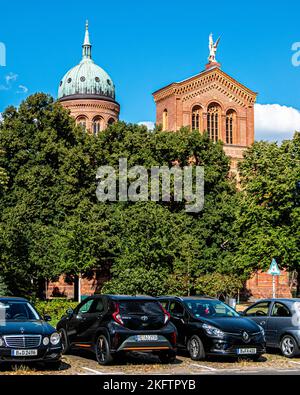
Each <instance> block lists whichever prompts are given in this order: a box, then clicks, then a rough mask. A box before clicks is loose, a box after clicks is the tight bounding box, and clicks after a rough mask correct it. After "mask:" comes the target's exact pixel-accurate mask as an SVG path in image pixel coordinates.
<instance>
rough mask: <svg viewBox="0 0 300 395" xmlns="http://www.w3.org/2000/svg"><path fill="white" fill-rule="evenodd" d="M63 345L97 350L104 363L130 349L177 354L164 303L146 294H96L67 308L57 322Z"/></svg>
mask: <svg viewBox="0 0 300 395" xmlns="http://www.w3.org/2000/svg"><path fill="white" fill-rule="evenodd" d="M57 330H58V331H59V332H60V334H61V337H62V342H63V346H64V352H65V353H66V352H68V351H69V350H70V349H75V348H77V349H87V350H91V351H94V352H95V354H96V358H97V361H98V362H99V363H100V364H101V365H106V364H109V363H111V362H113V360H114V358H115V357H117V356H118V355H119V356H120V355H122V354H123V353H125V352H129V351H141V352H153V353H156V354H157V355H158V356H159V358H160V360H161V362H163V363H169V362H173V361H174V360H175V358H176V328H175V327H174V325H173V324H172V323H170V315H169V314H168V313H167V311H165V310H164V308H163V307H162V305H161V304H160V303H159V302H158V301H157V300H156V299H155V298H152V297H147V296H139V297H133V296H116V295H94V296H91V297H89V298H87V299H85V300H84V301H83V302H82V303H80V304H79V305H78V306H77V307H76V308H75V310H74V311H72V310H68V311H67V315H66V316H64V317H63V318H62V319H61V321H60V322H59V323H58V324H57Z"/></svg>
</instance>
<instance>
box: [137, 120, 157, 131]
mask: <svg viewBox="0 0 300 395" xmlns="http://www.w3.org/2000/svg"><path fill="white" fill-rule="evenodd" d="M138 125H144V126H146V127H147V129H148V130H153V129H154V128H155V123H154V122H152V121H141V122H138Z"/></svg>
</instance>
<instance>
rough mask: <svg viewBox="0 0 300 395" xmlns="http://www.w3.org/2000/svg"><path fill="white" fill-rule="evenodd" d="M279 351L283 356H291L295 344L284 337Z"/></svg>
mask: <svg viewBox="0 0 300 395" xmlns="http://www.w3.org/2000/svg"><path fill="white" fill-rule="evenodd" d="M281 349H282V352H283V354H284V355H286V356H291V355H293V353H294V351H295V344H294V342H293V340H292V339H291V338H290V337H286V338H284V339H283V340H282V345H281Z"/></svg>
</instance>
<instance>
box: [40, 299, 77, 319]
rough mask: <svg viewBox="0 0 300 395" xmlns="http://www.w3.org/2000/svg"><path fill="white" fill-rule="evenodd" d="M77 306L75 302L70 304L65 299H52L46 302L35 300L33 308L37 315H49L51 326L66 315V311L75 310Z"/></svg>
mask: <svg viewBox="0 0 300 395" xmlns="http://www.w3.org/2000/svg"><path fill="white" fill-rule="evenodd" d="M77 305H78V303H77V302H72V301H70V300H67V299H52V300H48V301H43V300H35V301H34V307H35V308H36V310H37V311H38V312H39V314H40V315H41V316H42V317H44V316H45V315H49V316H50V317H51V324H52V325H56V323H57V322H58V321H59V320H60V319H61V318H62V316H63V315H66V311H67V310H68V309H70V308H71V309H75V307H76V306H77Z"/></svg>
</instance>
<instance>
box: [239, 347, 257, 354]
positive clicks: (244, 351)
mask: <svg viewBox="0 0 300 395" xmlns="http://www.w3.org/2000/svg"><path fill="white" fill-rule="evenodd" d="M237 353H238V354H239V355H249V354H256V348H238V350H237Z"/></svg>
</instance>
